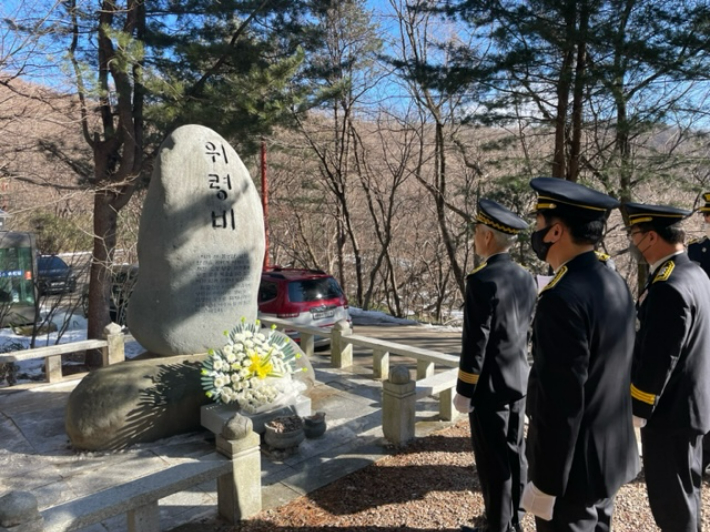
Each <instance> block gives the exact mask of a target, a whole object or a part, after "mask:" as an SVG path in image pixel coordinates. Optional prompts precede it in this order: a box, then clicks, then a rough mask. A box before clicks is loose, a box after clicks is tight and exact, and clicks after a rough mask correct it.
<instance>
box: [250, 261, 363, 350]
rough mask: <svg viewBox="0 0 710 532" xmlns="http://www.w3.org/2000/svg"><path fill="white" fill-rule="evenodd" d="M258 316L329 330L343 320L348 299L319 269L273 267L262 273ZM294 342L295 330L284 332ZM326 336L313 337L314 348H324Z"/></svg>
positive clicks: (326, 340)
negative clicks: (315, 346)
mask: <svg viewBox="0 0 710 532" xmlns="http://www.w3.org/2000/svg"><path fill="white" fill-rule="evenodd" d="M259 315H260V316H263V317H276V318H283V319H287V320H290V321H292V322H294V323H295V324H298V325H313V326H316V327H332V326H333V325H334V324H335V323H336V322H338V321H341V320H347V322H348V323H350V324H352V319H351V318H350V313H349V312H348V300H347V298H346V297H345V294H344V293H343V290H342V288H340V285H339V284H338V281H336V280H335V278H334V277H333V276H332V275H328V274H327V273H325V272H323V271H321V270H302V269H296V268H281V267H279V266H275V267H273V268H269V269H267V270H264V271H263V272H262V274H261V285H260V286H259ZM285 332H286V334H288V335H289V336H290V337H291V338H293V339H294V340H295V341H296V342H300V337H299V334H298V332H296V331H289V330H286V331H285ZM329 343H330V339H329V338H328V337H320V336H317V337H316V338H315V345H317V346H323V345H328V344H329Z"/></svg>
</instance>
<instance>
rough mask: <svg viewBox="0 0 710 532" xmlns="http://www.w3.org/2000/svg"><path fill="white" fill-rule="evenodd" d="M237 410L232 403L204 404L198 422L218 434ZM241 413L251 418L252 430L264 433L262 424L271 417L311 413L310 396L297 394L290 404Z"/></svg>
mask: <svg viewBox="0 0 710 532" xmlns="http://www.w3.org/2000/svg"><path fill="white" fill-rule="evenodd" d="M236 412H237V408H236V407H235V406H232V405H224V404H218V403H214V404H210V405H204V406H203V407H202V408H201V410H200V422H201V423H202V426H203V427H205V428H206V429H207V430H209V431H211V432H213V433H214V434H220V433H221V432H222V427H223V426H224V424H225V423H226V422H227V421H229V420H230V419H231V418H232V417H233V416H234V414H235V413H236ZM240 414H241V415H243V416H244V417H247V418H249V419H251V422H252V425H253V429H252V430H253V431H254V432H256V433H258V434H263V433H264V430H265V429H264V425H265V424H266V423H267V422H268V421H269V420H271V419H274V418H275V417H280V416H292V415H296V416H300V417H305V416H310V415H311V400H310V398H308V397H306V396H304V395H299V396H297V397H296V398H295V399H294V400H293V401H292V402H291V403H290V404H287V405H282V406H277V407H274V408H273V409H271V410H268V411H266V412H262V413H260V414H247V413H245V412H240Z"/></svg>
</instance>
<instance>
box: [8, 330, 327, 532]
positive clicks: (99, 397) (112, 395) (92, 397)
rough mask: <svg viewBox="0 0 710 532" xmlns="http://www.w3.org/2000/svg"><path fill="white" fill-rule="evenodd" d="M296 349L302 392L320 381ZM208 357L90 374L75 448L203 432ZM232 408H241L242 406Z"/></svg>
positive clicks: (79, 390)
mask: <svg viewBox="0 0 710 532" xmlns="http://www.w3.org/2000/svg"><path fill="white" fill-rule="evenodd" d="M276 334H279V335H282V334H283V333H280V332H277V333H276ZM222 344H224V339H223V340H222ZM293 347H294V349H295V350H296V352H297V353H299V354H300V355H301V356H300V357H299V358H298V360H297V361H296V367H297V369H298V371H297V372H296V373H294V375H293V377H294V379H295V380H298V381H300V382H301V383H303V385H302V386H301V387H300V388H301V389H305V390H309V389H310V388H311V387H312V386H313V385H314V383H315V373H314V371H313V366H312V365H311V363H310V361H309V360H308V357H307V356H306V355H305V354H304V353H303V351H302V350H301V348H300V347H299V346H298V345H296V344H293ZM206 357H207V355H204V354H203V355H179V356H174V357H157V358H155V357H152V358H151V357H150V354H149V353H144V354H143V355H140V356H139V357H138V358H135V359H133V360H128V361H126V362H122V363H120V364H115V365H113V366H106V367H103V368H100V369H98V370H96V371H93V372H91V373H89V374H88V375H87V376H86V377H84V378H83V379H82V380H81V382H80V383H79V384H78V385H77V387H76V388H74V390H73V391H72V393H71V394H70V396H69V400H68V402H67V408H66V415H65V427H66V431H67V435H68V436H69V439H70V440H71V442H72V445H73V446H74V447H75V448H76V449H82V450H88V451H99V450H116V449H123V448H125V447H128V446H130V445H133V444H136V443H147V442H153V441H156V440H159V439H161V438H167V437H170V436H175V435H178V434H183V433H186V432H192V431H196V430H201V429H202V428H203V426H202V424H201V413H200V409H201V407H202V406H203V405H207V404H212V400H211V399H209V398H208V397H207V396H206V395H205V391H204V390H203V389H202V383H201V377H200V370H201V365H202V361H203V360H204V359H205V358H206ZM305 394H306V395H307V394H308V392H307V391H306V392H305ZM228 406H230V407H231V408H232V411H233V412H236V411H237V410H238V407H237V405H236V404H235V405H233V406H232V405H228ZM280 406H282V405H278V406H276V405H275V406H274V408H278V407H280ZM309 407H310V402H309ZM222 410H223V409H222ZM308 413H310V412H308ZM0 532H1V531H0Z"/></svg>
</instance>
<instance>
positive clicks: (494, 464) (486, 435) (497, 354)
mask: <svg viewBox="0 0 710 532" xmlns="http://www.w3.org/2000/svg"><path fill="white" fill-rule="evenodd" d="M476 221H477V222H478V223H477V224H476V229H475V234H474V242H475V246H476V254H477V255H479V256H480V257H481V258H482V259H483V263H482V264H481V265H480V266H478V267H477V268H476V269H474V270H473V271H472V272H471V273H470V274H469V276H468V277H467V278H466V300H465V303H464V304H465V306H464V327H463V338H462V352H461V359H460V363H459V377H458V382H457V383H456V396H455V398H454V404H455V406H456V408H457V409H458V410H459V411H460V412H462V413H468V414H469V420H470V423H471V440H472V443H473V453H474V456H475V459H476V469H477V471H478V477H479V480H480V482H481V490H482V492H483V501H484V504H485V507H486V520H487V526H486V527H482V528H470V527H467V526H464V527H462V530H463V531H469V532H471V531H484V530H485V531H488V532H514V531H515V532H519V531H520V530H522V529H521V526H520V518H521V517H522V515H523V511H522V510H521V508H520V497H521V495H522V490H523V488H524V486H525V479H526V470H527V463H526V461H525V448H524V445H525V444H524V436H523V424H524V418H525V394H526V392H527V382H528V371H529V367H528V361H527V337H528V331H529V329H530V322H531V321H532V315H533V311H534V309H535V301H536V299H537V290H536V287H535V281H534V280H533V277H532V275H531V274H530V273H529V272H528V271H526V270H524V269H523V268H522V267H520V266H519V265H517V264H516V263H514V262H513V261H512V259H511V257H510V254H509V253H508V250H509V249H510V247H511V246H512V245H513V244H514V243H515V242H516V241H517V238H518V236H517V235H518V233H519V232H520V231H522V230H523V229H526V228H527V227H528V224H527V223H526V222H525V221H524V220H522V219H521V218H519V217H518V216H516V215H515V214H513V213H512V212H510V211H509V210H508V209H506V208H505V207H503V206H502V205H500V204H498V203H496V202H495V201H492V200H488V199H482V200H480V202H479V203H478V209H477V216H476Z"/></svg>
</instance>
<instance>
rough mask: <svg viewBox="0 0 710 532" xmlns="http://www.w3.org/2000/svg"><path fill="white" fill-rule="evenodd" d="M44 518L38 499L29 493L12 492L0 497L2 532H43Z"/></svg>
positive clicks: (0, 527) (0, 529) (0, 524)
mask: <svg viewBox="0 0 710 532" xmlns="http://www.w3.org/2000/svg"><path fill="white" fill-rule="evenodd" d="M43 524H44V518H43V517H42V515H41V514H40V513H39V510H38V509H37V499H36V498H35V496H34V495H32V494H31V493H29V492H27V491H11V492H10V493H8V494H7V495H5V496H3V497H0V531H2V532H42V525H43Z"/></svg>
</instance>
